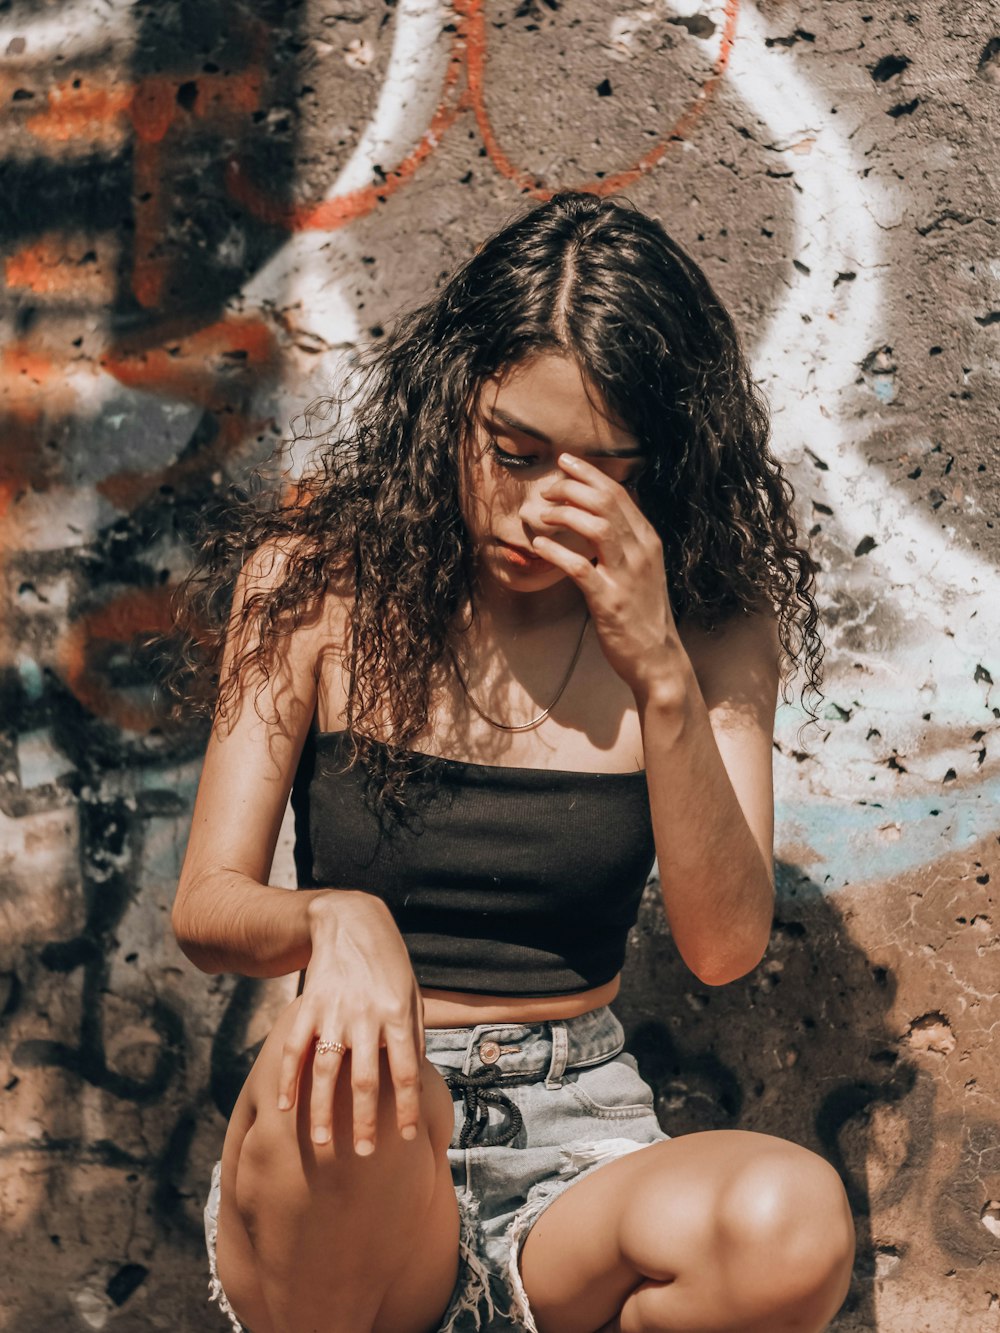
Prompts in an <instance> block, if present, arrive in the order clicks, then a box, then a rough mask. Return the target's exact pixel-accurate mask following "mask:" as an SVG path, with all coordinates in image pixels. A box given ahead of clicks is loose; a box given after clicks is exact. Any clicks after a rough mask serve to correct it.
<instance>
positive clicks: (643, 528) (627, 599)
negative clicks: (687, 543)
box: [532, 454, 683, 694]
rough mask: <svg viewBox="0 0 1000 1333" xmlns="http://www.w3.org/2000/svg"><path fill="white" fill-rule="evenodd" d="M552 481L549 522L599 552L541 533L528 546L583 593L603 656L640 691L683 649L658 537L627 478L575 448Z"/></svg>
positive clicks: (671, 669)
mask: <svg viewBox="0 0 1000 1333" xmlns="http://www.w3.org/2000/svg"><path fill="white" fill-rule="evenodd" d="M557 461H558V463H559V466H560V468H562V470H563V473H564V474H565V475H563V476H561V477H559V478H558V479H557V480H556V481H553V482H551V483H550V484H549V485H548V486H547V487H546V489H545V490H544V491H542V493H541V494H542V498H543V499H545V500H547V501H549V504H548V506H547V507H546V508H545V509H543V510H542V511H541V513H540V517H541V519H542V521H543V522H545V523H549V524H551V525H552V527H553V529H565V530H567V531H569V532H575V533H578V534H579V535H580V536H581V537H583V538H585V539H586V540H587V541H588V542H589V543H590V544H591V546H592V547H593V548H594V550H595V551H596V553H597V555H596V559H595V558H594V557H589V558H588V557H587V556H585V555H580V554H578V553H577V552H576V551H571V550H569V549H568V548H567V547H566V546H563V545H562V544H561V543H560V542H558V541H555V540H554V539H553V538H551V537H543V536H539V537H536V538H535V539H534V541H533V542H532V550H533V551H534V552H535V553H536V554H537V555H540V556H541V557H542V558H543V559H545V560H548V561H549V563H550V564H553V565H555V566H556V567H557V568H559V569H561V570H562V571H563V572H564V573H565V574H567V575H568V576H569V577H570V578H571V579H573V581H574V582H575V583H576V585H577V586H578V587H579V589H580V591H581V592H582V593H583V595H584V597H585V598H586V600H587V605H588V607H589V608H590V615H591V619H592V620H593V622H594V628H595V629H596V631H597V634H598V637H599V639H600V644H601V648H602V650H603V652H604V655H605V657H606V658H607V659H608V661H609V662H610V663H611V665H612V667H613V668H614V669H615V671H616V672H617V673H618V675H619V676H621V678H622V679H623V680H624V681H625V682H626V683H627V684H628V685H629V686H630V687H631V689H632V691H633V693H637V694H638V693H640V692H643V691H645V690H648V688H649V687H650V686H651V685H652V684H653V683H655V682H658V681H662V680H664V679H665V678H668V677H670V676H672V675H673V674H674V673H675V672H676V671H677V668H678V663H679V660H681V659H682V658H683V653H681V654H680V657H679V655H678V650H679V649H680V640H679V638H678V635H677V627H676V624H675V622H674V617H673V612H672V611H671V609H670V597H669V595H668V592H667V576H666V572H665V570H664V565H663V543H662V542H661V541H660V538H659V535H658V533H657V532H656V529H655V528H654V527H653V525H652V524H651V523H650V522H649V520H648V519H647V518H646V516H645V515H644V514H643V513H642V511H641V510H640V509H639V507H638V505H637V504H636V503H635V501H634V500H633V499H632V496H631V495H630V494H629V492H628V490H627V489H626V487H625V486H623V485H622V484H621V483H620V482H617V481H614V480H612V478H611V477H609V476H607V475H606V474H605V473H603V472H602V471H601V470H600V468H597V467H594V465H593V464H592V463H588V462H587V461H586V459H583V458H577V457H575V456H574V455H572V454H560V455H559V458H558V460H557Z"/></svg>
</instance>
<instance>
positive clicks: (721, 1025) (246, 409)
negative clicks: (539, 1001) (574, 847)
mask: <svg viewBox="0 0 1000 1333" xmlns="http://www.w3.org/2000/svg"><path fill="white" fill-rule="evenodd" d="M0 55H2V63H0V90H2V98H3V104H4V105H5V106H6V108H7V111H6V115H5V117H4V121H3V129H2V148H0V170H2V181H0V201H2V202H0V258H2V269H0V284H2V285H0V307H2V321H3V338H2V348H0V410H2V414H3V431H2V434H0V513H2V516H3V518H2V549H0V568H2V576H3V594H2V595H3V606H4V615H3V624H2V630H0V633H2V648H0V670H2V677H0V690H2V696H0V699H2V705H0V715H2V738H0V745H2V762H0V857H2V864H3V890H2V899H0V901H2V905H3V926H4V929H3V933H2V941H3V943H2V950H3V952H2V958H0V1013H2V1022H3V1040H2V1058H3V1065H4V1067H3V1070H2V1071H0V1087H2V1089H3V1099H2V1102H0V1154H2V1157H3V1163H4V1170H3V1186H2V1188H3V1202H2V1208H0V1218H2V1226H3V1229H4V1231H5V1233H6V1235H5V1241H4V1247H5V1249H6V1252H7V1254H8V1259H7V1263H6V1265H5V1267H6V1270H7V1271H6V1274H5V1277H6V1281H5V1283H4V1285H3V1295H2V1300H3V1302H4V1304H5V1306H6V1314H7V1318H8V1323H9V1326H10V1327H12V1328H16V1329H17V1330H18V1331H19V1333H40V1331H41V1330H43V1329H45V1330H48V1329H51V1328H59V1329H64V1328H65V1329H81V1330H84V1329H101V1328H108V1329H112V1328H114V1329H121V1330H136V1333H138V1331H139V1330H147V1329H156V1328H163V1329H171V1330H177V1329H185V1330H186V1329H191V1330H194V1329H199V1330H200V1329H208V1328H213V1327H220V1328H221V1327H222V1324H221V1323H220V1321H219V1320H218V1318H217V1317H216V1316H215V1314H214V1313H210V1312H208V1311H206V1310H205V1309H204V1307H203V1304H202V1300H203V1296H204V1293H205V1290H206V1283H207V1273H206V1268H205V1263H204V1259H203V1255H202V1249H201V1241H200V1234H199V1232H200V1218H199V1213H200V1208H201V1200H202V1195H203V1193H204V1190H205V1186H206V1181H207V1174H208V1170H209V1166H210V1163H211V1161H212V1160H213V1158H214V1157H215V1155H216V1154H217V1152H218V1149H219V1146H220V1144H221V1139H222V1135H223V1132H224V1127H225V1116H226V1113H227V1112H228V1110H229V1108H230V1107H231V1105H232V1103H233V1100H234V1098H235V1095H236V1093H237V1091H238V1088H239V1086H240V1082H241V1080H242V1078H243V1076H244V1075H245V1072H246V1069H247V1068H248V1064H249V1061H250V1060H251V1059H252V1054H253V1050H254V1048H255V1043H257V1042H259V1040H260V1039H261V1038H262V1036H263V1034H264V1033H265V1032H266V1030H267V1025H268V1022H269V1020H270V1017H271V1016H272V1015H273V1013H274V1012H275V1010H276V1007H277V1006H279V1005H280V1004H281V1003H283V1001H284V998H285V996H286V994H287V986H286V983H284V982H282V983H273V984H270V985H269V986H267V987H264V986H261V985H259V984H257V983H254V982H251V981H247V980H239V981H237V980H234V979H231V978H229V979H211V978H207V977H205V976H202V975H201V974H199V973H196V972H195V971H194V969H193V968H191V967H190V966H188V965H187V963H186V962H185V960H184V959H183V958H182V957H181V955H180V954H179V952H178V951H177V949H176V947H175V946H174V944H173V941H172V938H171V935H170V931H169V925H168V911H169V904H170V901H171V897H172V893H173V889H174V886H175V883H176V876H177V871H178V866H179V861H180V858H181V855H182V853H183V848H184V843H185V838H186V835H187V826H188V818H189V812H190V803H191V799H192V794H193V789H194V785H195V782H196V780H197V774H198V769H199V760H200V751H201V746H202V744H203V741H204V735H203V733H202V732H199V731H197V729H193V730H192V733H191V735H190V737H188V738H187V740H186V741H184V742H179V741H170V742H167V741H166V740H165V739H164V737H163V736H162V735H161V734H160V733H159V732H158V730H157V729H156V727H155V723H154V718H153V712H152V707H151V702H152V701H151V690H150V672H149V669H148V664H145V663H144V662H143V661H142V659H141V657H139V656H137V655H136V654H135V653H134V652H133V651H131V650H130V641H131V637H132V635H133V634H134V633H135V631H137V630H140V629H142V628H145V627H147V626H149V625H152V624H156V623H158V622H159V621H160V620H161V618H162V614H163V605H164V598H165V594H166V591H167V589H168V587H169V585H170V584H171V582H172V581H173V580H174V579H175V578H176V577H177V575H178V573H179V571H180V569H181V567H182V565H183V560H184V547H183V542H182V540H181V539H180V537H179V536H178V534H179V533H182V532H183V528H184V523H185V518H186V516H187V515H189V514H190V513H191V512H192V511H194V510H197V508H198V507H199V506H200V505H202V504H203V503H204V502H205V500H206V499H207V498H208V497H210V496H211V495H212V494H213V492H215V491H216V490H217V489H218V487H219V486H220V484H221V483H222V482H223V479H224V478H226V477H228V476H235V475H238V474H240V473H241V472H242V471H243V470H244V469H245V468H246V467H247V465H248V464H250V463H251V462H253V461H255V460H256V459H258V458H260V457H261V456H262V455H263V454H264V453H266V452H267V451H269V449H270V447H271V446H272V444H273V443H274V441H275V439H276V438H277V437H278V436H280V435H281V434H283V433H284V432H285V431H286V429H287V424H288V420H289V418H290V417H291V416H292V414H293V413H294V412H295V411H297V410H298V409H300V408H301V407H302V406H303V405H304V403H305V402H306V401H308V399H309V397H310V396H311V394H312V393H313V392H314V391H315V390H317V389H319V388H321V387H322V385H323V383H324V382H325V378H326V377H327V376H328V375H329V373H330V371H331V370H332V369H333V367H334V366H335V364H336V362H337V359H338V358H339V357H340V356H341V355H342V354H343V352H344V351H345V350H346V349H349V348H350V347H351V345H352V344H353V343H355V342H356V341H357V340H359V339H366V338H369V337H373V336H374V337H377V336H378V334H379V331H380V330H381V329H383V328H384V327H386V325H387V324H388V323H389V322H390V321H391V319H392V317H393V315H394V313H395V312H396V311H397V310H398V309H400V308H401V307H403V306H405V305H407V304H409V303H410V302H411V301H412V300H414V299H416V298H417V297H418V296H420V295H421V294H423V293H425V292H427V291H428V290H430V289H431V288H432V287H433V285H434V284H435V282H436V281H437V280H438V279H439V277H440V276H441V275H443V274H444V273H446V272H447V271H448V270H449V269H450V268H451V267H452V266H453V265H454V263H455V262H456V261H457V260H459V259H460V258H462V257H463V256H465V255H466V254H467V253H468V252H469V250H470V247H472V246H473V245H474V244H475V243H476V242H477V241H478V240H479V239H480V237H481V236H482V235H483V234H484V233H485V232H486V231H487V230H488V229H491V228H492V227H493V226H494V225H496V224H498V223H500V222H501V221H502V220H503V219H504V218H505V217H507V216H508V215H509V214H510V213H511V212H512V211H513V210H515V209H517V208H518V207H519V206H520V205H521V203H522V202H523V195H522V191H524V190H525V189H528V190H534V189H539V188H544V186H545V185H548V186H553V185H556V184H585V183H590V184H592V185H593V186H594V187H595V188H599V189H606V188H609V187H618V188H622V189H623V190H625V192H626V193H627V194H628V195H629V197H630V198H631V199H633V200H634V201H635V202H637V203H638V204H639V205H640V206H642V207H644V208H646V209H648V210H650V211H652V212H653V213H655V214H656V215H658V216H659V217H661V218H662V219H663V221H664V222H665V224H666V225H667V227H668V228H669V229H670V230H671V231H672V232H673V233H674V234H676V235H677V236H678V238H679V239H680V240H681V241H682V242H683V243H684V244H686V245H687V246H688V247H689V248H690V250H691V251H692V253H693V254H694V255H695V256H696V257H697V258H698V259H699V260H700V261H701V262H702V263H703V264H704V265H705V267H706V269H707V271H708V273H709V274H710V276H711V278H712V279H713V281H714V282H715V283H716V284H717V285H718V287H719V289H720V290H721V292H722V293H723V295H724V296H725V298H726V299H727V300H728V301H729V303H730V305H731V307H732V309H733V311H734V314H735V315H736V317H737V320H738V322H739V324H740V326H741V327H742V328H743V329H744V330H745V333H746V337H747V341H748V344H749V346H750V348H751V350H752V357H753V361H754V364H755V366H756V368H757V370H758V373H759V375H760V377H761V379H762V381H763V382H764V384H765V387H766V389H767V391H768V393H769V395H770V398H771V402H772V405H773V408H774V425H775V437H776V440H777V443H778V447H779V448H780V450H781V453H782V455H783V456H784V458H785V459H787V462H788V466H789V469H790V473H791V475H792V477H793V479H794V481H795V483H796V486H797V488H798V493H799V497H800V501H801V506H802V514H803V517H804V519H805V521H806V524H807V526H809V527H811V529H812V533H813V536H814V539H815V546H816V551H817V554H818V557H819V559H820V560H821V561H822V565H823V578H822V600H823V607H824V612H825V622H826V628H827V640H828V644H829V659H828V661H829V674H828V682H829V683H828V700H827V704H826V709H825V714H824V726H823V729H822V730H821V731H820V732H818V733H817V732H815V731H814V732H813V733H812V734H810V735H806V736H803V737H800V736H799V734H798V725H799V723H800V721H801V718H800V716H799V715H798V714H797V713H796V712H795V710H794V708H788V709H786V710H784V711H783V713H782V716H781V718H780V726H779V736H778V742H777V746H776V764H777V782H778V793H779V807H778V814H779V822H778V856H779V859H780V890H781V892H780V899H779V904H778V912H777V917H778V919H777V922H776V926H775V932H774V941H773V945H772V948H771V951H770V953H769V955H768V958H767V960H766V961H765V962H764V963H763V964H762V965H761V967H760V968H758V969H757V970H756V971H755V972H754V974H753V975H752V976H751V977H749V978H747V979H746V980H745V981H742V982H739V983H737V984H734V985H732V986H729V987H726V988H724V989H722V990H709V989H707V988H705V987H702V986H700V985H698V984H697V983H696V982H695V979H694V978H693V977H692V976H691V975H690V974H689V973H687V972H686V970H685V969H684V968H683V966H682V965H681V964H680V963H679V961H678V960H677V958H676V954H675V951H674V949H673V946H672V945H671V943H670V941H669V939H668V938H667V936H666V934H665V930H664V926H663V922H662V914H661V912H660V911H659V909H658V908H657V906H656V899H655V892H652V891H651V894H650V899H649V905H648V908H644V911H643V914H642V917H641V920H640V922H639V925H638V927H637V930H636V936H635V947H634V949H633V952H632V957H631V962H630V970H629V971H628V973H627V983H626V986H625V990H624V992H623V996H622V999H621V1002H620V1003H619V1005H618V1008H619V1012H620V1013H621V1015H622V1017H623V1019H624V1020H625V1021H626V1024H627V1027H628V1029H629V1033H630V1043H631V1046H632V1049H634V1050H635V1052H636V1054H637V1055H638V1056H639V1058H640V1061H641V1064H642V1067H643V1069H644V1072H645V1073H646V1075H647V1077H648V1078H649V1079H650V1080H651V1081H652V1082H653V1084H654V1085H655V1087H656V1089H657V1092H658V1097H659V1101H660V1109H661V1112H662V1118H663V1123H664V1125H665V1126H666V1127H667V1128H668V1129H670V1130H672V1131H674V1132H682V1131H685V1130H693V1129H699V1128H705V1127H709V1126H735V1125H739V1126H744V1127H751V1128H756V1129H762V1130H766V1131H768V1132H773V1133H777V1134H782V1135H788V1136H790V1137H792V1138H794V1139H797V1140H799V1141H800V1142H803V1143H806V1144H808V1145H809V1146H811V1147H814V1148H816V1149H818V1150H819V1151H820V1152H823V1153H824V1154H826V1155H827V1156H828V1157H829V1158H830V1159H831V1160H833V1161H834V1162H836V1164H837V1165H838V1167H839V1168H840V1170H841V1171H842V1172H843V1173H844V1176H845V1179H846V1180H847V1182H848V1185H849V1188H850V1191H851V1195H852V1198H853V1201H854V1204H855V1207H856V1212H857V1217H858V1225H859V1237H860V1245H859V1253H858V1264H857V1270H856V1281H855V1284H854V1288H853V1290H852V1293H851V1297H850V1299H849V1301H848V1304H847V1306H846V1307H845V1310H844V1312H843V1313H842V1315H841V1316H840V1317H839V1319H838V1321H837V1324H836V1327H837V1328H838V1329H840V1330H852V1331H853V1330H860V1329H874V1328H877V1329H879V1330H884V1331H886V1333H890V1331H891V1333H916V1331H917V1330H934V1333H950V1330H956V1331H957V1330H961V1331H962V1333H978V1331H979V1330H987V1329H989V1330H994V1329H998V1328H1000V1294H998V1293H1000V1269H998V1267H997V1265H996V1259H997V1255H998V1250H1000V1202H998V1201H1000V1134H998V1121H1000V1112H998V1091H1000V1090H998V1079H997V1075H996V1068H997V1063H998V1060H997V1056H998V1051H997V1039H996V1037H995V1035H994V1034H995V1033H996V1032H997V1031H998V1022H1000V1005H998V1002H997V999H996V995H995V990H996V985H995V978H996V975H997V971H996V965H997V960H998V958H1000V953H998V943H1000V921H998V916H997V911H996V903H995V898H996V885H997V878H996V877H997V871H998V864H997V863H998V852H997V837H996V818H995V815H994V809H995V807H996V802H997V796H998V789H1000V781H998V775H1000V757H998V753H997V737H998V721H997V719H998V717H1000V697H998V695H997V690H996V688H995V686H994V681H998V682H1000V652H998V650H997V638H996V629H995V622H996V611H997V592H996V560H997V554H998V546H997V533H996V530H995V526H994V525H995V514H996V487H997V469H996V422H997V415H996V407H995V394H996V372H997V363H998V352H997V340H998V338H1000V292H998V280H1000V259H998V258H997V253H998V251H997V222H996V218H997V209H996V203H997V200H996V194H997V189H996V178H995V176H994V177H993V179H992V180H991V178H990V172H991V169H995V156H994V155H995V144H996V136H997V131H998V117H997V103H998V95H1000V16H998V14H997V12H996V9H995V7H993V6H991V5H988V4H986V3H985V2H984V0H971V2H969V3H964V4H957V3H936V4H932V3H929V2H928V0H911V3H910V5H909V7H901V8H896V7H895V6H892V5H887V4H876V3H871V4H870V5H865V4H862V3H833V2H831V0H828V2H827V3H825V4H817V3H813V4H809V3H802V2H801V0H797V2H796V3H791V0H766V3H765V2H763V0H762V3H760V4H758V5H756V6H755V5H753V4H751V3H749V0H743V2H742V3H739V2H738V0H729V3H728V4H726V5H717V6H705V5H698V4H696V3H694V0H675V2H674V3H670V4H668V3H663V2H662V0H630V2H629V3H628V4H626V5H622V6H621V7H619V6H617V5H607V4H603V3H599V2H598V0H523V3H519V2H518V0H507V2H506V3H483V0H454V4H453V6H451V7H449V6H447V5H445V4H443V3H434V2H432V0H306V2H305V3H300V4H297V5H278V4H274V3H258V4H256V5H244V4H240V3H236V2H235V0H200V3H198V4H194V3H189V2H188V0H166V2H165V3H161V4H147V3H126V2H125V0H56V3H50V4H46V5H42V4H39V3H29V2H28V0H14V3H13V4H11V5H8V6H5V7H3V12H2V13H0ZM289 877H290V870H289V861H288V845H287V839H286V840H284V841H283V843H282V847H281V850H280V852H279V856H278V860H277V862H276V865H275V870H274V875H273V878H274V880H275V882H278V883H289V882H290V878H289Z"/></svg>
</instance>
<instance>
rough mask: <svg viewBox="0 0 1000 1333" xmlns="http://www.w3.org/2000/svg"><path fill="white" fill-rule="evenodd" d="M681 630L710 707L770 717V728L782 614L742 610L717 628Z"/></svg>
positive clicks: (760, 719) (764, 718) (687, 627)
mask: <svg viewBox="0 0 1000 1333" xmlns="http://www.w3.org/2000/svg"><path fill="white" fill-rule="evenodd" d="M680 635H681V641H682V642H683V644H684V649H685V651H686V652H687V655H688V658H689V659H690V661H691V665H692V666H693V668H694V672H695V675H696V677H697V679H698V684H699V686H700V688H701V692H702V696H703V697H704V700H705V704H706V706H707V707H708V709H709V711H710V712H712V713H719V712H721V713H726V714H729V715H731V716H732V717H733V720H736V718H737V717H739V716H742V717H743V718H744V719H746V720H751V719H752V720H754V721H757V722H766V723H767V726H768V730H770V726H771V723H772V721H773V718H774V708H775V704H776V701H777V691H778V682H779V677H780V668H781V646H780V644H779V641H778V621H777V617H776V616H775V615H774V614H773V613H771V612H769V611H757V612H751V613H740V614H738V615H734V616H731V617H729V619H727V620H725V621H723V622H722V623H720V624H718V625H716V626H714V627H713V628H712V629H705V628H703V627H701V626H698V625H691V624H688V625H684V626H682V627H681V629H680Z"/></svg>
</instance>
